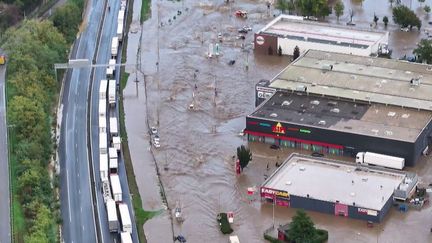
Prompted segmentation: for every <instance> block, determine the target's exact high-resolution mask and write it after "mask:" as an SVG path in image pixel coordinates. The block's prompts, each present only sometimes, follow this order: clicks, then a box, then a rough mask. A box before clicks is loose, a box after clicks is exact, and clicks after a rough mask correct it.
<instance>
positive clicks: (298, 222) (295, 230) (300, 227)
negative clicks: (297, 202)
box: [288, 209, 316, 242]
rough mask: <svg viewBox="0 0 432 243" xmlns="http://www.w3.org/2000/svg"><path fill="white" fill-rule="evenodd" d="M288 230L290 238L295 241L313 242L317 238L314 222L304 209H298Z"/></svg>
mask: <svg viewBox="0 0 432 243" xmlns="http://www.w3.org/2000/svg"><path fill="white" fill-rule="evenodd" d="M288 231H289V238H290V240H292V241H295V242H313V241H314V240H315V238H316V229H315V226H314V223H313V222H312V220H311V218H310V217H309V216H308V215H307V214H306V213H305V211H304V210H302V209H300V210H297V212H296V215H294V217H293V219H292V222H291V223H290V225H289V230H288Z"/></svg>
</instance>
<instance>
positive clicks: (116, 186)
mask: <svg viewBox="0 0 432 243" xmlns="http://www.w3.org/2000/svg"><path fill="white" fill-rule="evenodd" d="M110 181H111V191H112V195H113V198H114V201H115V202H121V201H123V197H122V188H121V184H120V179H119V176H118V175H117V174H110Z"/></svg>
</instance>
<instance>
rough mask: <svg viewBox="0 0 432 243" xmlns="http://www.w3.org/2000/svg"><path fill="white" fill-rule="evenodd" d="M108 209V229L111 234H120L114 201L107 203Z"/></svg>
mask: <svg viewBox="0 0 432 243" xmlns="http://www.w3.org/2000/svg"><path fill="white" fill-rule="evenodd" d="M106 209H107V214H108V228H109V231H110V232H118V218H117V210H116V204H115V202H114V200H112V199H111V200H108V201H107V202H106Z"/></svg>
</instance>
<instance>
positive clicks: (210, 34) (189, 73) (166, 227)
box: [124, 1, 432, 242]
mask: <svg viewBox="0 0 432 243" xmlns="http://www.w3.org/2000/svg"><path fill="white" fill-rule="evenodd" d="M345 2H350V1H345ZM375 2H376V1H375ZM379 2H380V4H381V1H379ZM383 2H384V3H382V5H383V6H384V5H385V7H386V8H387V7H388V2H387V1H383ZM370 4H374V2H373V1H364V3H363V8H364V9H365V10H364V11H363V12H362V14H361V13H360V11H359V14H358V15H357V16H358V20H356V21H358V22H359V23H360V22H361V19H362V18H363V20H364V21H363V22H364V25H365V26H367V25H368V21H367V20H369V19H372V17H373V14H372V17H370V16H369V15H370V11H369V10H367V11H366V9H369V8H371V6H372V5H370ZM139 5H140V4H139V3H135V6H134V9H139ZM356 7H358V6H357V5H356ZM238 9H244V10H247V11H248V12H249V13H250V14H249V18H248V19H241V18H236V17H235V16H234V11H235V10H238ZM345 9H346V11H347V9H348V7H347V4H346V7H345ZM178 11H180V12H178ZM366 12H367V13H368V14H367V13H366ZM377 14H378V12H377ZM134 15H135V16H134V17H135V20H134V22H133V23H132V26H131V30H133V31H138V32H137V33H134V34H131V33H130V34H129V48H128V60H127V62H128V63H138V64H139V69H140V72H138V73H137V72H136V71H135V70H136V69H135V68H132V67H128V68H127V71H128V72H130V73H131V75H130V77H129V81H128V86H127V87H126V89H125V91H124V100H125V112H126V126H127V132H128V137H129V146H130V149H131V157H132V160H133V164H134V170H135V174H136V177H137V183H138V186H139V189H140V193H141V196H142V198H143V203H144V208H145V209H146V210H158V209H161V208H163V206H162V200H161V199H160V197H159V188H158V180H157V177H156V172H155V165H154V162H153V158H152V156H151V154H150V153H149V148H150V145H149V141H150V137H149V135H148V126H156V127H157V128H158V130H159V134H160V143H161V147H160V148H158V149H154V148H153V151H154V155H155V158H156V161H157V164H158V165H159V167H160V168H161V170H160V173H161V179H162V181H163V184H164V187H165V190H166V193H167V200H168V202H169V204H170V206H171V207H174V205H175V204H176V202H177V201H179V202H180V203H181V205H182V209H183V215H184V217H185V221H184V222H183V223H182V224H178V223H177V222H174V234H175V235H178V234H182V235H184V236H185V237H186V239H187V241H188V242H203V240H208V241H209V242H227V241H228V236H224V235H222V234H221V233H220V231H219V229H218V224H217V221H216V215H217V214H218V213H219V212H226V211H233V212H234V215H235V219H234V222H235V223H234V226H233V228H234V234H237V235H238V236H239V238H240V241H241V242H264V239H263V236H262V234H263V231H264V230H265V229H267V228H268V227H270V226H271V225H272V206H271V205H261V203H260V201H259V199H258V196H256V197H249V196H248V195H247V193H246V190H247V188H248V187H253V186H259V185H260V183H262V182H263V181H264V176H265V175H269V173H271V171H272V170H274V169H275V166H274V164H275V163H276V161H278V160H279V161H282V160H283V159H284V158H285V157H286V156H287V155H288V154H289V153H291V152H293V151H292V150H288V149H287V150H277V151H275V150H271V149H269V146H268V145H265V144H258V143H250V144H249V146H250V147H251V149H252V152H253V156H254V157H253V161H252V162H251V164H250V165H249V166H248V168H246V169H245V171H244V173H243V175H241V176H236V175H235V171H234V161H233V159H232V156H233V155H235V151H236V148H237V146H239V145H241V144H246V143H247V141H246V140H244V138H243V137H240V136H239V135H238V134H239V132H240V131H241V130H242V129H243V128H244V126H245V116H246V115H248V114H249V113H250V112H252V111H253V110H254V103H255V100H254V85H255V84H256V82H258V81H259V80H260V79H271V78H272V77H273V76H275V75H276V74H277V73H278V72H280V71H281V70H282V69H283V68H284V67H286V66H287V65H288V64H289V62H290V58H289V57H277V56H272V57H269V56H260V55H255V54H254V53H253V50H251V45H250V43H251V42H252V41H253V33H251V32H249V33H248V34H247V35H246V39H245V40H242V39H237V38H236V37H237V36H238V32H237V29H238V28H241V27H243V26H244V25H247V26H251V27H252V28H253V31H257V30H259V29H260V28H261V27H263V26H264V25H265V24H266V23H268V22H269V21H270V20H271V18H270V15H269V14H268V12H267V10H266V6H265V1H262V2H260V3H256V2H255V1H235V2H234V3H231V4H230V5H226V4H225V3H224V2H223V1H202V2H196V1H184V2H170V1H163V2H156V1H153V2H152V17H151V18H150V19H149V20H148V21H146V22H145V23H144V25H143V26H142V28H141V27H140V26H139V22H138V21H137V20H136V14H134ZM158 16H159V17H158ZM357 16H356V18H357ZM361 16H363V17H361ZM174 17H175V18H174ZM332 18H333V19H332ZM332 18H330V17H329V18H328V21H330V22H331V21H333V20H335V17H332ZM341 21H342V18H341ZM158 25H159V26H161V27H160V28H157V26H158ZM359 25H360V24H359ZM392 28H393V29H395V30H396V29H397V28H396V27H395V26H393V27H392ZM140 30H142V31H143V35H142V38H141V40H140V38H139V36H140ZM219 33H221V36H222V42H219V37H218V34H219ZM399 35H400V36H399ZM158 36H159V38H158ZM392 36H397V40H398V42H397V43H398V45H399V46H400V47H401V48H402V50H404V48H405V47H404V46H412V45H413V40H414V39H416V38H418V36H416V35H415V33H410V32H409V33H406V32H401V31H396V32H394V33H392V34H391V35H390V37H391V38H392ZM158 39H159V43H158ZM138 43H141V45H140V48H138V46H139V45H138ZM216 43H219V48H220V56H219V57H217V58H215V57H214V58H210V59H209V58H207V54H206V53H207V52H208V49H209V44H213V45H216ZM242 44H243V45H244V47H245V48H243V49H242V48H241V46H242ZM391 45H392V44H391ZM158 47H159V52H158ZM138 50H139V51H140V60H139V61H136V53H137V51H138ZM405 50H408V49H407V48H405ZM400 53H402V52H400ZM400 53H398V54H400ZM158 56H159V59H160V60H159V61H158ZM232 60H234V61H235V63H234V64H233V65H229V64H228V63H229V62H230V61H232ZM158 69H159V72H158ZM144 79H145V83H146V85H144ZM135 80H138V82H137V83H136V82H134V81H135ZM191 104H193V109H189V107H190V105H191ZM146 117H148V118H149V120H148V125H147V123H146ZM296 152H301V151H296ZM307 153H309V152H307ZM424 160H426V159H424ZM428 160H431V159H430V158H428ZM267 163H268V164H269V165H270V166H269V167H270V169H269V171H267V169H266V165H267ZM414 170H416V171H418V172H419V174H420V176H422V179H423V180H424V181H428V182H429V181H431V182H432V176H430V175H431V172H432V166H430V163H429V164H427V163H426V162H424V161H423V162H421V163H420V165H419V166H417V167H416V168H415V169H414ZM294 213H295V209H287V208H281V207H276V208H275V223H276V225H278V224H283V223H286V222H288V221H289V220H290V219H291V216H292V215H293V214H294ZM430 213H431V209H430V207H428V208H426V209H424V210H422V211H409V212H408V213H400V212H397V211H396V210H391V211H390V213H389V215H388V216H387V218H386V220H385V222H384V223H382V224H380V225H376V226H375V227H374V228H367V227H366V223H365V222H364V221H359V220H353V219H346V218H338V217H334V216H331V215H325V214H320V213H313V212H308V214H309V215H310V216H311V217H312V219H313V221H314V222H315V223H316V225H317V227H319V228H323V229H327V230H328V231H329V242H375V241H377V242H407V241H408V240H409V241H410V242H431V241H432V238H431V236H430V235H431V233H430V232H429V230H430V228H431V227H432V218H431V217H430ZM168 221H169V217H168V212H165V213H163V214H162V215H161V216H159V217H158V218H156V219H152V220H150V221H149V222H147V223H146V225H145V226H144V228H145V230H146V235H147V238H148V240H149V242H169V241H170V238H171V226H170V224H169V222H168Z"/></svg>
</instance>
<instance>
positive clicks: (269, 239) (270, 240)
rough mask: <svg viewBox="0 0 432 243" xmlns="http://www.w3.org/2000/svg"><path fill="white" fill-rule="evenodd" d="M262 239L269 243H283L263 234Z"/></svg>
mask: <svg viewBox="0 0 432 243" xmlns="http://www.w3.org/2000/svg"><path fill="white" fill-rule="evenodd" d="M264 239H265V240H267V241H268V242H270V243H283V241H280V240H279V239H276V238H274V237H272V236H270V235H267V234H264Z"/></svg>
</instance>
